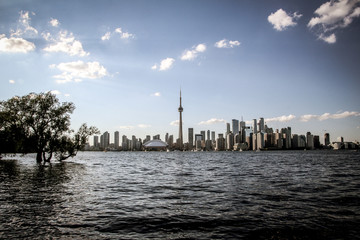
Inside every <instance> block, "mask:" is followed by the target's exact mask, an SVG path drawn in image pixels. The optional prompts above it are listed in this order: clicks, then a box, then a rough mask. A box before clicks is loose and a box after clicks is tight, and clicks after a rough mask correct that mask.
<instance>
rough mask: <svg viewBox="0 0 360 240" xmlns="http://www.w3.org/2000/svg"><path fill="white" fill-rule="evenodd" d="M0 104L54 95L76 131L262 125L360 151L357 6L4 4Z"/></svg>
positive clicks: (140, 1)
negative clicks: (356, 145) (70, 106)
mask: <svg viewBox="0 0 360 240" xmlns="http://www.w3.org/2000/svg"><path fill="white" fill-rule="evenodd" d="M0 66H1V71H0V100H7V99H9V98H11V97H14V96H23V95H26V94H29V93H31V92H35V93H40V92H48V91H52V92H53V93H54V94H56V95H57V97H58V98H59V99H60V101H61V102H73V103H74V104H75V106H76V109H75V111H74V113H73V114H72V117H71V121H72V127H73V128H74V129H76V128H78V127H79V126H80V125H81V124H82V123H87V124H88V125H93V126H96V127H98V128H99V130H100V131H101V132H105V131H108V132H110V135H111V142H113V132H115V131H119V132H120V136H122V135H127V136H128V137H129V138H131V136H132V135H135V136H136V137H138V138H144V137H145V136H146V135H151V136H153V135H156V134H160V135H161V138H162V139H163V140H164V136H165V133H169V134H172V135H174V138H175V139H176V138H177V137H178V125H177V124H178V119H179V113H178V107H179V93H180V88H181V92H182V105H183V108H184V112H183V122H184V126H183V129H184V138H185V139H187V129H188V128H190V127H192V128H194V132H195V133H200V131H202V130H211V131H215V132H216V133H217V134H218V133H224V132H225V131H226V124H225V123H227V122H229V123H231V120H232V119H239V120H241V119H243V120H244V121H247V122H248V124H249V125H250V122H251V120H252V119H259V118H260V117H263V118H264V119H265V122H266V124H267V125H268V127H272V128H274V129H277V128H278V129H281V128H283V127H287V126H290V127H291V128H292V133H296V134H306V132H308V131H310V132H311V133H312V134H314V135H320V136H321V137H320V139H321V142H323V135H324V133H325V132H328V133H330V138H331V141H336V140H337V138H338V137H340V136H343V137H344V139H345V141H353V140H358V141H360V79H359V76H360V1H359V0H335V1H326V0H323V1H303V0H293V1H288V0H270V1H269V0H259V1H251V0H241V1H239V0H237V1H231V0H182V1H176V0H168V1H162V0H131V1H130V0H129V1H125V0H124V1H122V0H119V1H110V0H102V1H100V0H99V1H89V0H77V1H70V0H64V1H55V0H51V1H48V0H46V1H45V0H12V1H8V0H0Z"/></svg>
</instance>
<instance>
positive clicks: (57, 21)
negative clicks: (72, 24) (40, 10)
mask: <svg viewBox="0 0 360 240" xmlns="http://www.w3.org/2000/svg"><path fill="white" fill-rule="evenodd" d="M49 23H50V25H51V26H53V27H58V26H59V25H60V22H59V20H57V19H55V18H51V20H50V22H49Z"/></svg>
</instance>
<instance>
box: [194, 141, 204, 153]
mask: <svg viewBox="0 0 360 240" xmlns="http://www.w3.org/2000/svg"><path fill="white" fill-rule="evenodd" d="M195 150H196V151H201V150H202V145H201V140H200V139H198V140H196V141H195Z"/></svg>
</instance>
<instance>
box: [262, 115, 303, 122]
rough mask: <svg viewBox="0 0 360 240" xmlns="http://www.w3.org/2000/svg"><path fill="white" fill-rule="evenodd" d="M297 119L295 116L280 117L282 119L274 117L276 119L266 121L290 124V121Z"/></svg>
mask: <svg viewBox="0 0 360 240" xmlns="http://www.w3.org/2000/svg"><path fill="white" fill-rule="evenodd" d="M295 118H296V116H295V115H292V114H290V115H288V116H285V115H283V116H280V117H274V118H266V119H264V120H265V122H288V121H291V120H294V119H295Z"/></svg>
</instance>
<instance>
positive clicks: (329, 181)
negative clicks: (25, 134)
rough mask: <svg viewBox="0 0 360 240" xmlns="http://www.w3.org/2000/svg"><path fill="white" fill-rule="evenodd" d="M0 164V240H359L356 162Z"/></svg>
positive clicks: (268, 156)
mask: <svg viewBox="0 0 360 240" xmlns="http://www.w3.org/2000/svg"><path fill="white" fill-rule="evenodd" d="M71 161H72V162H65V163H53V164H52V166H46V167H43V166H38V165H36V161H35V158H34V156H26V157H16V158H14V159H8V160H0V239H12V238H28V239H49V238H55V239H56V238H61V239H148V238H155V239H359V236H360V227H359V226H360V153H359V152H335V151H307V152H303V151H297V152H260V153H254V152H242V153H240V152H236V153H232V152H229V153H226V152H224V153H219V152H214V153H206V152H203V153H200V152H199V153H182V152H173V153H166V152H163V153H155V152H150V153H149V152H148V153H144V152H138V153H122V152H118V153H111V152H108V153H91V152H87V153H80V154H79V155H78V156H77V157H76V158H74V159H73V160H71Z"/></svg>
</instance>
